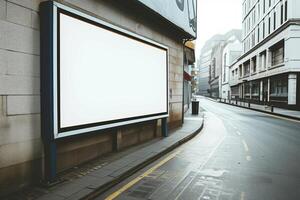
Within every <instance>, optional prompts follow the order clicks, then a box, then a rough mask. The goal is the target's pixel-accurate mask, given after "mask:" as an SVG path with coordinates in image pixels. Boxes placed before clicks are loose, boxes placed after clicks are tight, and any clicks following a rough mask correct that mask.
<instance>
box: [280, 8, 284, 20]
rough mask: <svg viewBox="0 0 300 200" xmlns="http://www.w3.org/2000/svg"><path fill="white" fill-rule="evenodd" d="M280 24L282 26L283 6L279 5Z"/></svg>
mask: <svg viewBox="0 0 300 200" xmlns="http://www.w3.org/2000/svg"><path fill="white" fill-rule="evenodd" d="M280 23H281V24H283V4H282V5H281V8H280Z"/></svg>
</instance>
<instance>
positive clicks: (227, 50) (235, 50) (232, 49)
mask: <svg viewBox="0 0 300 200" xmlns="http://www.w3.org/2000/svg"><path fill="white" fill-rule="evenodd" d="M241 54H242V44H241V41H240V39H239V38H237V37H236V36H232V37H231V38H229V39H228V40H227V41H226V44H225V46H224V49H223V54H222V58H223V60H222V76H221V80H222V81H221V88H222V91H221V98H222V99H230V85H229V79H230V76H231V74H230V70H229V66H230V65H231V64H232V63H233V62H234V61H236V60H237V59H238V58H239V57H240V56H241Z"/></svg>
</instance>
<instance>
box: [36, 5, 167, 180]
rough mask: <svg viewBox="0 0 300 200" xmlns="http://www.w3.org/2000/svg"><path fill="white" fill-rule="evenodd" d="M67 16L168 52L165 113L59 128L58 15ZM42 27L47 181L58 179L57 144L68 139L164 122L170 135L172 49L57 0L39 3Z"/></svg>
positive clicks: (164, 127) (43, 134)
mask: <svg viewBox="0 0 300 200" xmlns="http://www.w3.org/2000/svg"><path fill="white" fill-rule="evenodd" d="M60 13H63V14H67V15H68V16H71V17H74V18H76V19H79V20H81V21H84V22H87V23H90V24H93V25H96V26H99V27H101V28H104V29H107V30H110V31H113V32H116V33H118V34H121V35H123V36H127V37H129V38H130V39H135V40H137V41H140V42H143V43H146V44H149V45H151V46H154V47H157V48H160V49H163V50H165V51H166V70H167V72H166V76H167V77H166V112H163V113H156V114H150V115H144V116H136V117H131V118H125V119H119V120H112V121H106V122H98V123H92V124H88V126H86V125H83V126H82V125H80V126H75V127H72V128H71V129H69V128H67V129H65V128H64V129H60V127H59V125H58V124H60V122H59V116H60V113H59V109H60V108H59V107H60V105H59V104H60V102H59V67H60V66H59V61H60V58H59V55H60V49H59V45H60V41H59V34H60V33H59V15H60ZM40 16H41V20H40V25H41V37H40V44H41V60H40V64H41V131H42V139H43V142H44V151H45V180H46V182H53V181H54V179H55V177H56V141H57V140H59V139H62V138H66V137H72V136H75V135H82V134H86V133H92V132H95V131H100V130H104V129H109V128H118V127H121V126H124V125H128V124H134V123H140V122H144V121H150V120H156V119H162V125H161V128H162V134H163V136H168V129H167V118H168V116H169V94H168V93H169V83H168V81H169V49H168V47H167V46H164V45H162V44H160V43H158V42H155V41H153V40H151V39H148V38H146V37H144V36H141V35H138V34H136V33H133V32H131V31H128V30H125V29H123V28H120V27H118V26H116V25H113V24H111V23H108V22H105V21H103V20H100V19H98V18H96V17H94V16H91V15H89V14H86V13H84V12H82V11H78V10H76V9H74V8H71V7H69V6H66V5H63V4H61V3H57V2H55V1H46V2H42V3H41V4H40Z"/></svg>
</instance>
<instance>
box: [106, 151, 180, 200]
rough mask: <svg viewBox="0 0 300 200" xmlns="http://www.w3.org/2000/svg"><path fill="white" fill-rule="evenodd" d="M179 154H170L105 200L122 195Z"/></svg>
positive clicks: (177, 152)
mask: <svg viewBox="0 0 300 200" xmlns="http://www.w3.org/2000/svg"><path fill="white" fill-rule="evenodd" d="M179 153H180V151H176V152H175V153H172V154H171V155H169V156H168V157H166V158H165V159H163V160H162V161H160V162H159V163H157V164H156V165H155V166H153V167H152V168H150V169H148V170H147V171H146V172H145V173H143V174H142V175H140V176H138V177H136V178H135V179H133V180H132V181H130V182H129V183H127V184H126V185H124V186H123V187H121V188H120V189H119V190H117V191H115V192H114V193H112V194H110V195H109V196H108V197H106V198H105V200H112V199H115V198H117V197H118V196H119V195H120V194H122V193H123V192H125V191H126V190H128V189H129V188H131V187H132V186H133V185H135V184H136V183H138V182H139V181H140V180H142V179H143V178H145V177H146V176H148V175H149V174H151V173H152V172H154V171H155V170H156V169H158V168H159V167H160V166H162V165H163V164H165V163H166V162H168V161H169V160H171V159H172V158H174V157H175V156H176V155H177V154H179Z"/></svg>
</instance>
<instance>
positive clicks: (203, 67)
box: [198, 29, 241, 98]
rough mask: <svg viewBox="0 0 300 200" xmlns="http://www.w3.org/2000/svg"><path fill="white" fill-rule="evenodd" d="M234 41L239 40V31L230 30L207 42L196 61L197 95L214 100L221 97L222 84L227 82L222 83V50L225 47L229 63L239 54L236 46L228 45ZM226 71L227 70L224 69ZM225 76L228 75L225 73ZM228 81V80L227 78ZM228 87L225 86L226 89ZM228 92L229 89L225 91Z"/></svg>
mask: <svg viewBox="0 0 300 200" xmlns="http://www.w3.org/2000/svg"><path fill="white" fill-rule="evenodd" d="M236 40H239V41H240V40H241V30H235V29H234V30H231V31H229V32H227V33H225V34H223V35H215V36H213V37H212V38H211V39H210V40H208V41H207V42H206V43H205V45H204V47H203V48H202V50H201V55H200V59H199V60H198V67H199V92H198V93H199V94H200V95H205V96H210V97H214V98H220V97H222V89H223V88H225V86H224V87H223V84H224V85H225V83H226V82H227V81H225V82H224V81H223V77H222V75H223V74H224V73H223V70H224V69H223V66H224V63H223V62H224V61H223V60H224V55H223V52H224V48H225V47H226V46H228V47H227V50H226V51H228V52H227V54H228V58H229V57H230V59H228V60H230V62H231V61H232V60H233V57H234V58H236V57H237V56H238V55H240V54H239V53H237V52H235V51H239V50H238V48H237V47H235V46H236V45H237V44H233V45H229V44H231V43H234V42H235V41H236ZM226 69H227V68H226ZM225 74H226V75H227V74H228V73H226V72H225ZM228 79H229V78H228ZM228 87H229V86H228V85H227V88H228ZM227 90H229V89H227Z"/></svg>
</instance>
